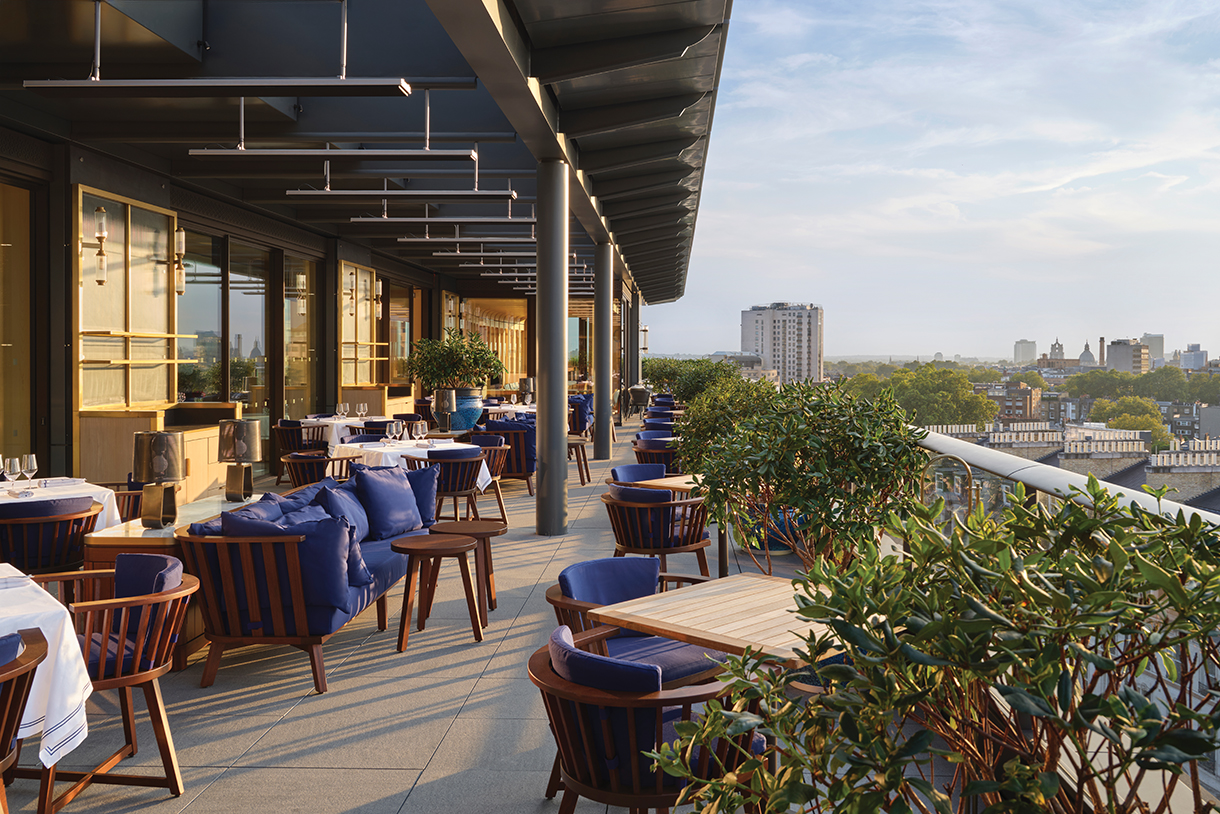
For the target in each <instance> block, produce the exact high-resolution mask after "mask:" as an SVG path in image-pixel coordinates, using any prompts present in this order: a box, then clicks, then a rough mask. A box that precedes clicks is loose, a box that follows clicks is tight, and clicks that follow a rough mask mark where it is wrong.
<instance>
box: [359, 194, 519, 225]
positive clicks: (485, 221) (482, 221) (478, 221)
mask: <svg viewBox="0 0 1220 814" xmlns="http://www.w3.org/2000/svg"><path fill="white" fill-rule="evenodd" d="M371 194H372V195H373V196H374V197H376V195H377V193H376V192H374V193H371ZM350 221H351V222H352V223H413V224H425V225H427V224H431V225H433V226H446V225H448V226H452V225H454V224H457V225H459V226H499V225H501V224H505V223H515V224H517V225H520V226H530V225H532V224H534V223H535V222H536V219H535V218H506V217H482V216H479V215H464V216H458V217H445V216H437V217H433V218H386V217H374V216H368V215H364V216H361V217H355V218H351V219H350Z"/></svg>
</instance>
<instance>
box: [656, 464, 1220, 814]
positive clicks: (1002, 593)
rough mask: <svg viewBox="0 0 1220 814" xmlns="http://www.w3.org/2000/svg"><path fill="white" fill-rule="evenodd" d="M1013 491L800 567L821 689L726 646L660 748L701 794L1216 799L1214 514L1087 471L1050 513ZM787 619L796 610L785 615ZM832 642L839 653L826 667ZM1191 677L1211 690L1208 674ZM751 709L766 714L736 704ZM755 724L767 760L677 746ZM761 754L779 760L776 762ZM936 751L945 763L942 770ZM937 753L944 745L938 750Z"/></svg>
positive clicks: (1002, 801) (706, 802) (947, 801)
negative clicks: (716, 678)
mask: <svg viewBox="0 0 1220 814" xmlns="http://www.w3.org/2000/svg"><path fill="white" fill-rule="evenodd" d="M1015 497H1016V501H1015V502H1014V504H1013V505H1012V506H1011V507H1010V508H1008V509H1007V510H1006V511H1005V512H1004V513H1003V514H1002V515H1001V516H999V517H998V518H996V519H993V518H990V517H988V516H985V515H984V514H983V512H982V511H981V510H980V511H976V512H975V513H974V514H973V515H971V516H970V517H969V518H968V519H967V520H966V521H965V522H964V523H963V522H958V523H955V524H954V525H952V526H950V527H949V528H947V529H946V528H945V527H944V525H943V524H942V523H941V522H940V521H939V519H938V518H939V514H940V511H941V510H942V508H943V506H942V505H940V502H939V501H938V503H937V505H934V506H932V507H918V508H917V509H916V510H915V511H913V512H912V513H911V514H910V515H909V516H908V517H907V518H906V519H900V518H898V517H897V515H892V516H891V522H890V525H889V532H890V533H892V534H894V535H899V536H901V537H902V538H903V539H904V540H905V541H906V544H907V552H906V555H905V556H901V557H899V556H896V555H889V556H883V555H882V553H881V551H880V549H879V548H878V547H877V546H876V545H873V544H871V543H868V542H862V543H861V547H860V549H859V552H858V556H857V557H856V558H855V559H854V560H853V561H852V562H851V563H850V564H849V566H848V567H847V568H842V567H840V566H838V565H836V564H833V563H831V562H829V561H818V562H815V563H814V564H813V567H812V568H811V569H810V571H809V572H808V574H803V575H801V576H800V577H799V578H798V579H797V580H795V581H794V585H795V587H796V596H795V599H794V603H793V610H794V612H795V613H796V614H798V615H799V616H800V617H803V618H804V619H806V620H809V621H810V622H814V623H818V626H817V627H816V628H815V629H813V630H811V631H810V633H809V635H808V636H807V637H806V641H807V643H808V648H807V651H806V652H805V653H804V654H803V657H804V658H806V659H807V660H808V661H809V662H810V663H819V662H822V663H823V664H824V666H820V667H819V668H818V670H817V672H818V673H819V674H820V676H821V677H822V678H823V679H824V680H825V683H826V687H825V690H824V692H822V693H820V694H814V695H812V696H811V697H809V698H808V700H807V701H805V702H803V703H793V702H792V700H791V698H790V697H789V695H788V693H790V692H791V691H790V689H789V684H790V683H791V679H790V678H789V674H787V673H783V672H782V671H774V670H772V669H767V665H766V664H765V663H766V661H767V660H766V659H760V658H756V657H753V656H750V655H749V654H747V656H746V657H745V658H733V659H730V662H729V665H728V672H729V676H728V677H727V678H725V679H724V680H726V681H728V682H729V683H730V684H731V686H732V688H733V692H732V696H731V699H730V700H729V701H727V702H726V703H725V705H724V706H720V705H713V704H709V707H708V710H707V712H706V714H705V716H704V717H703V719H702V720H701V721H699V722H697V723H695V722H692V723H690V724H688V725H685V726H684V728H683V729H680V730H679V733H678V734H679V735H680V736H681V739H680V741H679V742H678V743H677V744H675V745H672V746H666V747H663V748H662V749H660V750H659V751H658V752H657V753H655V754H654V757H656V758H658V759H659V760H660V762H661V763H662V765H663V766H664V767H665V769H666V771H668V772H669V773H671V774H674V775H678V776H685V777H688V778H689V779H691V781H692V782H691V785H690V786H688V789H687V793H686V794H685V796H684V799H682V800H680V801H679V803H684V802H695V803H696V809H697V810H704V811H707V810H715V811H726V812H727V811H736V810H739V809H741V808H744V809H747V810H759V811H761V810H764V809H765V810H767V811H786V810H797V811H801V812H823V811H825V812H830V811H885V812H899V811H903V812H910V811H920V812H931V811H933V810H935V811H937V812H944V813H945V814H948V812H950V811H958V812H963V811H981V810H985V811H988V812H993V811H994V812H1027V811H1028V812H1044V811H1049V812H1064V813H1065V814H1066V813H1067V812H1101V811H1105V812H1123V813H1124V814H1125V813H1126V812H1137V811H1150V812H1151V811H1156V812H1169V811H1172V812H1176V811H1204V810H1214V809H1213V808H1212V807H1211V806H1210V805H1208V804H1206V803H1205V801H1206V800H1207V799H1208V797H1207V795H1206V793H1205V791H1204V790H1203V788H1202V783H1203V781H1202V779H1201V775H1202V772H1203V767H1202V765H1196V762H1200V763H1201V762H1202V761H1204V760H1207V759H1208V758H1209V756H1211V755H1212V754H1213V753H1214V752H1215V751H1216V749H1217V747H1218V746H1220V737H1218V732H1220V711H1218V710H1217V704H1216V696H1215V694H1214V691H1210V690H1209V689H1208V688H1209V687H1210V686H1211V682H1212V679H1211V673H1212V670H1213V668H1214V665H1215V664H1216V663H1217V658H1218V657H1220V653H1218V651H1217V642H1216V639H1215V631H1216V629H1217V626H1218V625H1220V556H1218V554H1220V529H1218V528H1217V527H1214V526H1209V525H1206V524H1204V523H1202V522H1201V521H1200V519H1199V518H1198V517H1197V516H1196V517H1193V518H1191V519H1187V518H1186V517H1185V516H1184V515H1183V514H1181V513H1179V514H1178V515H1177V516H1175V517H1166V516H1163V515H1161V514H1157V513H1153V512H1148V511H1145V510H1143V509H1140V508H1139V507H1138V506H1135V505H1132V506H1129V507H1124V506H1121V505H1120V502H1119V501H1118V500H1117V499H1115V498H1112V497H1110V496H1109V495H1108V494H1107V493H1106V492H1105V491H1104V490H1102V489H1101V488H1100V487H1099V485H1098V484H1097V482H1096V481H1095V480H1092V479H1090V484H1089V491H1088V494H1084V495H1077V496H1076V497H1077V501H1068V502H1065V503H1063V504H1062V505H1059V506H1058V507H1056V508H1053V509H1052V508H1049V507H1048V506H1046V505H1042V504H1036V503H1034V504H1031V505H1029V506H1026V505H1024V493H1023V490H1022V488H1021V487H1018V489H1017V491H1016V495H1015ZM793 621H794V626H795V625H796V624H799V623H798V621H797V619H796V617H794V620H793ZM832 650H838V651H846V653H847V655H848V657H849V658H848V660H847V662H846V663H838V664H830V663H828V660H827V659H826V656H827V655H829V654H830V653H831V652H832ZM1201 680H1203V681H1202V685H1201V684H1200V682H1201ZM759 700H761V701H762V703H761V705H760V706H761V710H762V713H761V714H759V715H748V714H743V713H742V711H741V710H743V709H744V708H745V704H746V703H757V702H758V701H759ZM751 729H764V730H766V731H767V733H768V734H769V735H770V736H771V737H770V738H769V739H768V742H769V743H770V744H773V745H771V746H769V747H768V750H767V751H768V754H763V755H758V756H755V757H754V759H753V761H752V762H750V763H748V764H746V765H744V766H742V767H741V770H740V771H739V773H737V774H735V775H732V776H729V777H725V778H723V779H720V780H716V781H712V782H707V781H700V780H698V779H695V778H693V777H692V776H691V775H690V772H689V769H688V768H687V767H685V765H684V763H683V761H682V759H681V756H682V755H684V754H689V753H690V750H691V745H692V744H707V743H711V742H712V739H714V738H715V737H716V736H717V734H718V733H722V732H725V731H732V733H733V734H740V733H743V732H745V731H749V730H751ZM771 758H773V759H774V760H775V763H772V762H771V761H770V759H771ZM933 758H937V759H938V762H940V765H941V766H942V767H943V766H945V765H949V766H952V767H953V768H952V769H951V770H950V771H948V772H945V771H944V770H943V769H936V770H935V771H936V772H938V773H937V774H933V772H934V768H933V767H934V764H933ZM944 761H947V763H945V762H944Z"/></svg>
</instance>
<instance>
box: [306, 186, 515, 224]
mask: <svg viewBox="0 0 1220 814" xmlns="http://www.w3.org/2000/svg"><path fill="white" fill-rule="evenodd" d="M284 194H285V195H287V196H288V197H289V198H293V199H304V200H316V201H323V202H330V201H331V200H336V199H337V200H341V201H351V202H352V203H363V202H365V201H407V202H412V201H420V202H428V203H479V202H481V201H512V200H515V199H516V197H517V192H516V190H512V189H380V190H378V189H289V190H285V192H284ZM374 220H378V219H374ZM379 220H381V221H383V222H384V221H385V220H387V219H385V218H380V219H379ZM436 220H439V219H436Z"/></svg>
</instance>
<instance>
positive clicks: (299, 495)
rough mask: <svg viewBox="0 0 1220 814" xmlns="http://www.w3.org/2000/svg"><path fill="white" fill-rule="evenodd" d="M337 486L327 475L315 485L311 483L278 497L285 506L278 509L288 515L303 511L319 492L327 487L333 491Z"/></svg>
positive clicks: (335, 481)
mask: <svg viewBox="0 0 1220 814" xmlns="http://www.w3.org/2000/svg"><path fill="white" fill-rule="evenodd" d="M338 485H339V482H338V481H337V480H335V479H334V478H332V477H331V476H329V475H327V476H326V477H325V478H322V480H320V481H318V482H317V483H311V484H309V485H308V486H302V487H301V488H300V489H298V490H296V491H295V492H291V493H289V494H286V495H280V500H281V501H283V504H285V505H281V506H280V508H281V509H283V510H284V514H288V512H295V511H296V510H297V509H303V508H305V507H306V506H308V505H309V504H310V503H313V499H314V498H315V497H317V496H318V492H321V491H322V490H323V489H325V488H327V487H330V488H331V489H334V488H335V487H337V486H338Z"/></svg>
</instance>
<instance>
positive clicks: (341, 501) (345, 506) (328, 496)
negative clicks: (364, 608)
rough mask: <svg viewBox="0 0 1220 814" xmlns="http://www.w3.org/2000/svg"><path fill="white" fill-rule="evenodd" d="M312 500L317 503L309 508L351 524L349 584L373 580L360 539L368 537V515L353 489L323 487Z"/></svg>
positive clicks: (364, 583)
mask: <svg viewBox="0 0 1220 814" xmlns="http://www.w3.org/2000/svg"><path fill="white" fill-rule="evenodd" d="M314 500H315V502H316V504H317V505H315V506H311V507H310V508H313V509H320V510H324V511H325V512H327V513H329V514H330V516H331V517H343V518H346V519H347V521H348V523H350V524H351V525H352V540H351V545H350V546H348V549H347V581H348V584H349V585H368V584H369V583H371V582H372V581H373V575H372V574H370V573H369V568H368V565H366V564H365V562H364V552H363V551H362V550H361V549H360V541H361V540H364V539H367V538H368V535H369V516H368V514H366V513H365V511H364V505H363V504H362V503H361V502H360V498H358V497H356V493H355V490H351V491H349V490H347V489H323V490H322V491H321V492H319V493H318V496H317V497H316V498H315V499H314Z"/></svg>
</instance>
